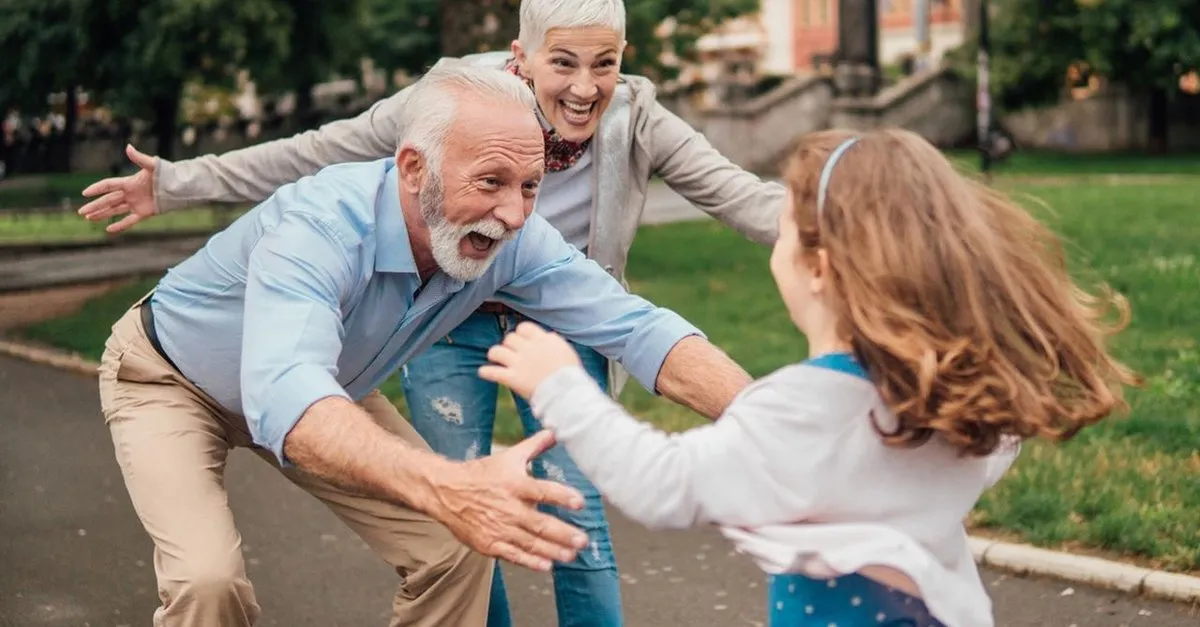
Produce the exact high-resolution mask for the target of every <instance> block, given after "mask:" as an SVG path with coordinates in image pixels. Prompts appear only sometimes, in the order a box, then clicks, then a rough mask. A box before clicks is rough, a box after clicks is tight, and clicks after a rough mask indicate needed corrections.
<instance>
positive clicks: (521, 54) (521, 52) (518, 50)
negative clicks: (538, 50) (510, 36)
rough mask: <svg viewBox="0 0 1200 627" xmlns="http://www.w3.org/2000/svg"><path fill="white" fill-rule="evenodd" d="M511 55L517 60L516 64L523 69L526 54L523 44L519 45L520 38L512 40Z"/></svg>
mask: <svg viewBox="0 0 1200 627" xmlns="http://www.w3.org/2000/svg"><path fill="white" fill-rule="evenodd" d="M512 55H513V58H514V59H516V60H517V66H518V67H520V68H522V70H524V68H525V67H526V66H525V61H526V59H525V56H526V55H525V48H524V47H523V46H521V42H520V40H517V39H514V40H513V41H512ZM522 76H524V74H522Z"/></svg>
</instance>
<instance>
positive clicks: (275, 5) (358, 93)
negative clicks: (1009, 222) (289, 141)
mask: <svg viewBox="0 0 1200 627" xmlns="http://www.w3.org/2000/svg"><path fill="white" fill-rule="evenodd" d="M516 4H517V3H516V2H515V1H512V0H493V1H490V2H489V1H483V0H477V1H475V2H464V1H456V0H440V1H438V0H408V1H405V0H345V1H341V2H321V1H319V0H237V1H232V0H175V1H167V0H148V1H142V2H132V1H122V0H91V1H85V0H39V1H27V0H12V1H10V2H8V3H6V4H5V8H4V9H3V11H4V16H3V20H0V115H2V116H3V119H2V120H3V121H2V129H3V141H2V142H0V162H2V163H3V172H2V174H3V177H2V178H0V278H4V277H5V276H7V275H6V273H5V271H4V268H5V267H12V268H16V267H17V266H18V264H26V266H29V264H31V263H35V262H37V261H38V260H39V259H51V258H52V256H53V255H56V254H62V253H63V252H64V251H82V250H110V251H118V250H121V249H130V248H129V247H132V246H136V245H144V244H145V243H146V242H148V241H202V239H203V237H204V236H205V235H207V234H209V233H211V232H213V231H214V230H215V229H218V228H220V227H221V226H222V225H224V224H227V223H228V221H229V220H231V219H233V218H234V217H236V216H237V215H239V214H240V212H242V211H244V210H245V209H246V207H242V206H205V207H198V208H195V209H189V210H183V211H179V212H177V213H172V214H168V215H165V216H160V217H157V218H155V219H153V220H151V221H149V222H148V223H146V224H143V225H139V226H138V227H136V228H135V229H134V230H133V231H132V232H130V233H128V234H122V235H119V236H110V235H107V234H105V233H104V231H103V225H93V224H88V223H86V222H84V221H83V220H81V219H79V218H78V217H77V216H75V214H74V212H73V209H74V208H77V207H78V205H79V204H81V202H82V200H83V199H82V197H81V196H80V193H79V192H80V190H81V189H82V188H83V187H84V186H86V185H87V184H89V183H91V182H94V181H95V180H97V179H99V178H101V177H103V176H106V175H108V174H111V173H114V172H123V171H126V170H127V167H128V164H127V163H126V162H125V161H124V157H123V154H122V152H121V150H122V147H123V146H124V145H125V143H126V142H133V143H134V144H135V145H136V146H137V147H138V148H139V149H141V150H143V151H145V152H148V153H150V154H158V155H161V156H163V157H164V158H173V159H181V158H187V157H190V156H195V155H199V154H205V153H208V152H223V151H226V150H231V149H235V148H238V147H241V146H245V145H250V144H253V143H256V142H259V141H264V140H268V139H272V138H277V137H286V136H289V135H291V134H293V133H295V132H299V131H302V130H305V129H310V128H315V127H317V126H319V125H320V124H322V123H324V122H327V121H331V120H334V119H340V118H344V117H347V116H352V115H356V114H357V113H359V112H361V111H362V110H364V109H365V108H366V107H367V106H369V105H370V104H371V103H372V102H374V101H376V100H378V99H379V98H382V97H386V96H387V95H389V94H390V93H393V92H394V91H395V90H397V89H399V88H401V87H403V86H404V85H406V84H408V83H409V82H411V81H412V80H413V79H414V78H415V77H417V76H419V74H420V72H421V71H422V70H423V69H424V68H427V67H428V66H429V65H431V64H432V63H433V62H435V61H436V60H437V59H438V58H439V57H440V56H442V55H459V54H463V53H468V52H476V51H484V50H497V49H504V48H507V46H508V42H510V41H511V40H512V38H513V37H514V36H515V34H516ZM981 4H982V6H981ZM627 6H628V12H629V32H628V40H629V42H630V47H629V50H628V52H627V58H626V59H625V68H624V70H625V71H626V72H629V73H637V74H643V75H647V76H650V77H652V78H653V79H654V80H655V81H656V82H657V83H658V84H659V92H660V93H659V97H660V101H661V102H662V103H663V104H664V105H665V106H667V107H669V108H670V109H672V110H673V111H675V112H676V113H678V114H679V115H681V116H682V117H684V118H685V119H686V120H687V121H688V122H689V123H691V124H692V125H693V126H695V127H696V128H697V129H699V130H701V131H702V132H704V133H705V135H706V136H707V137H708V138H709V140H710V141H711V142H712V143H713V144H714V145H716V146H717V147H718V148H719V149H721V150H722V152H724V153H725V154H727V155H729V156H730V158H731V159H733V160H734V161H735V162H737V163H739V164H741V165H743V166H744V167H747V168H748V169H752V170H754V171H756V172H758V173H760V174H762V175H763V176H766V177H773V176H776V175H777V173H778V172H777V169H776V167H777V164H778V162H779V158H780V156H781V155H783V154H785V153H786V150H787V147H788V146H789V145H790V144H791V143H792V142H794V140H795V139H796V138H797V137H798V136H799V135H801V134H802V133H804V132H808V131H812V130H818V129H821V128H830V127H846V128H872V127H877V126H902V127H905V128H911V129H913V130H915V131H917V132H919V133H921V134H922V135H924V136H925V137H927V138H929V139H930V141H933V142H934V143H935V144H937V145H938V146H940V147H942V148H944V149H945V151H946V153H947V154H948V155H949V156H950V157H951V158H953V159H954V160H955V162H956V163H957V164H958V165H959V166H960V167H961V168H962V170H963V171H964V172H967V173H969V174H970V175H972V176H983V177H986V178H987V180H989V181H990V183H991V184H992V185H995V186H997V187H998V188H1000V189H1003V190H1005V191H1006V192H1009V193H1011V194H1012V195H1013V196H1014V197H1015V198H1016V199H1018V200H1019V201H1020V202H1022V203H1023V204H1025V205H1026V206H1028V207H1029V208H1030V209H1031V210H1032V211H1034V212H1035V213H1036V215H1038V217H1040V218H1042V219H1043V220H1045V221H1046V222H1047V223H1048V224H1049V225H1050V226H1051V227H1052V228H1053V229H1054V230H1055V231H1056V232H1057V233H1059V234H1060V235H1061V236H1062V237H1063V238H1064V243H1065V246H1066V250H1067V253H1068V256H1069V261H1070V264H1071V268H1072V271H1073V272H1074V273H1076V275H1077V276H1079V277H1080V278H1081V279H1082V280H1084V281H1085V283H1087V284H1091V285H1094V284H1096V283H1098V282H1106V283H1108V284H1110V285H1112V286H1113V287H1114V288H1116V289H1117V290H1119V291H1120V292H1122V293H1123V294H1125V295H1126V296H1127V297H1128V298H1129V299H1130V301H1131V304H1132V307H1133V322H1132V325H1131V327H1130V329H1129V330H1127V331H1126V332H1125V333H1123V334H1121V335H1120V336H1119V337H1118V338H1117V339H1116V341H1115V346H1116V350H1117V353H1118V355H1119V356H1120V357H1121V358H1122V359H1124V360H1126V361H1127V362H1128V363H1130V364H1131V365H1132V366H1133V367H1134V368H1136V369H1137V370H1139V371H1140V372H1141V373H1142V374H1143V376H1144V377H1145V378H1146V385H1145V386H1144V387H1143V388H1142V389H1140V390H1136V391H1133V392H1131V394H1130V400H1131V403H1132V409H1131V411H1130V413H1129V414H1128V415H1127V416H1116V417H1113V418H1112V419H1109V420H1107V421H1106V422H1105V423H1103V424H1101V425H1099V426H1097V427H1095V428H1092V429H1089V430H1086V431H1085V432H1084V433H1082V434H1081V435H1080V436H1078V437H1077V438H1075V439H1074V440H1072V441H1070V442H1068V443H1066V444H1063V445H1052V444H1047V443H1036V444H1033V445H1031V446H1028V447H1027V448H1026V449H1025V451H1024V453H1023V454H1022V456H1021V458H1020V459H1019V461H1018V462H1017V463H1016V465H1015V466H1014V468H1013V469H1012V471H1011V472H1010V473H1009V474H1008V476H1007V477H1006V478H1005V479H1004V480H1003V481H1001V483H1000V484H999V485H997V486H996V488H995V489H994V490H992V491H990V492H989V493H987V494H986V495H985V496H984V498H983V500H982V501H981V502H980V504H979V506H978V507H977V508H976V511H975V512H974V513H973V514H972V516H971V518H970V520H969V524H970V526H971V529H972V532H973V533H977V534H982V535H991V536H994V537H998V538H1004V539H1012V540H1018V541H1023V542H1029V543H1032V544H1035V545H1038V546H1044V547H1048V548H1055V549H1064V550H1070V551H1073V552H1077V553H1085V554H1095V555H1102V556H1105V557H1110V558H1116V559H1121V560H1124V561H1128V562H1133V563H1138V564H1142V565H1147V566H1153V567H1157V568H1163V569H1166V570H1170V571H1174V572H1180V573H1192V574H1197V573H1200V450H1198V449H1200V314H1198V313H1197V305H1198V303H1200V263H1198V261H1197V256H1198V255H1200V219H1198V218H1197V216H1198V211H1197V210H1198V209H1200V95H1198V93H1200V75H1198V74H1197V72H1198V69H1200V1H1198V0H992V1H991V2H985V3H981V2H980V1H979V0H973V1H971V0H926V1H925V2H922V1H921V0H879V1H878V2H876V1H874V0H841V1H840V2H839V1H835V0H784V1H780V2H775V1H773V0H762V1H761V2H760V1H759V0H713V1H708V2H705V1H701V0H628V1H627ZM981 31H983V32H981ZM981 41H982V42H983V46H982V48H983V49H984V50H985V51H986V52H987V53H988V54H987V55H986V56H987V63H986V65H981V64H980V63H979V60H980V54H979V53H980V49H981ZM981 67H986V69H987V71H986V72H984V73H981V72H980V68H981ZM981 77H984V78H986V80H985V81H981V80H980V78H981ZM981 86H982V88H981ZM981 111H982V112H983V113H984V115H983V116H982V117H981V116H980V115H979V114H980V112H981ZM981 119H982V126H981ZM981 146H984V147H985V148H986V150H982V151H981V150H980V149H979V148H980V147H981ZM981 170H986V172H984V171H981ZM183 238H191V239H190V240H184V239H183ZM197 238H199V240H197ZM768 252H769V251H768V250H767V249H765V248H762V247H759V246H756V245H754V244H751V243H749V242H747V241H745V240H743V239H741V238H740V237H739V236H737V235H736V234H734V233H732V232H731V231H729V230H728V229H726V228H724V227H722V226H720V225H718V224H716V223H713V222H711V221H706V220H695V221H691V220H689V221H685V222H680V223H671V224H659V225H647V226H644V227H643V231H642V233H641V234H640V235H639V238H638V240H637V243H636V244H635V246H634V249H633V252H632V255H631V259H630V271H629V273H630V280H631V286H632V289H633V291H635V292H637V293H639V294H642V295H644V296H646V297H648V298H650V299H651V300H653V301H654V302H656V303H659V304H661V305H664V306H667V307H671V308H674V309H676V310H677V311H679V312H680V313H682V314H683V315H684V316H686V317H687V318H689V319H690V320H692V321H693V322H695V323H696V324H697V325H699V326H700V327H701V328H703V329H704V330H705V331H706V332H707V333H708V334H709V335H710V337H711V338H712V339H713V340H714V341H715V342H716V343H717V344H718V345H720V346H721V347H723V348H724V349H726V350H727V351H729V353H730V354H731V355H732V356H733V357H734V358H735V359H737V360H738V361H739V362H740V363H742V364H743V365H744V366H745V367H746V368H747V369H748V370H749V371H750V372H751V374H753V375H755V376H762V375H765V374H767V373H769V372H770V371H772V370H774V369H776V368H778V367H780V366H782V365H784V364H787V363H791V362H794V361H797V360H799V359H801V358H802V357H803V356H804V354H805V346H804V342H803V339H802V338H801V337H800V336H799V335H798V333H797V332H796V331H795V330H794V329H793V327H792V326H791V325H790V323H789V322H788V320H787V318H786V315H785V313H784V310H783V308H782V306H781V304H780V303H779V302H778V298H777V296H776V294H775V292H774V289H773V285H772V283H771V280H770V278H769V275H768V273H767V265H766V260H767V255H768ZM162 269H165V268H160V269H158V270H157V271H152V272H151V271H146V270H145V269H141V270H139V269H126V270H125V271H115V272H108V273H107V274H104V275H103V276H100V275H99V274H98V275H96V276H94V277H90V278H88V277H84V278H80V277H79V276H76V277H75V278H73V279H71V281H69V282H64V281H61V280H59V281H51V280H49V279H47V280H46V281H44V282H43V283H44V284H41V285H36V284H31V283H29V282H28V281H26V282H24V283H21V284H19V285H17V284H10V285H9V287H5V288H2V289H0V332H3V333H5V334H6V335H7V336H8V337H11V338H18V339H22V340H25V341H31V342H36V343H40V344H45V345H49V346H53V347H57V348H61V349H65V350H69V351H73V352H77V353H79V354H81V355H83V356H85V357H89V358H92V359H95V358H98V356H99V354H100V352H101V350H102V346H103V341H104V339H105V337H106V336H107V334H108V329H109V326H110V325H111V324H112V322H113V321H114V320H115V319H116V318H117V317H118V316H119V315H120V313H121V312H122V311H123V310H124V309H125V308H126V307H127V306H128V304H129V303H130V302H131V301H132V300H133V299H134V298H136V297H137V296H140V295H141V294H142V293H144V292H145V291H146V290H148V289H149V287H150V286H151V285H152V284H153V282H154V281H155V279H156V278H157V276H158V275H159V274H161V271H162ZM49 274H53V273H48V275H47V276H49ZM67 283H69V284H67ZM81 287H82V288H84V289H78V288H81ZM72 289H74V290H75V291H74V292H71V291H70V290H72ZM56 290H57V291H56ZM64 290H66V291H64ZM51 293H54V294H60V295H61V294H68V295H67V296H60V297H58V298H57V300H55V299H54V298H49V299H45V298H40V297H39V298H40V300H39V298H35V299H32V300H31V297H30V295H31V294H33V295H38V294H51ZM70 294H76V296H75V297H72V296H70ZM80 294H82V296H79V295H80ZM46 300H53V301H54V302H55V306H54V307H50V308H45V307H43V308H41V309H39V307H37V306H31V305H29V303H31V302H41V301H46ZM14 303H18V304H14ZM387 392H388V393H389V395H391V396H392V398H394V399H395V401H396V402H397V403H399V404H400V405H401V409H402V410H403V409H404V406H403V403H404V399H403V398H402V395H401V393H400V391H399V386H398V385H397V384H396V382H395V381H394V380H393V381H392V382H391V383H390V385H389V387H388V389H387ZM622 400H623V401H624V402H625V403H626V404H627V406H629V407H630V408H631V409H633V410H634V411H635V412H636V413H637V415H638V416H640V417H641V418H643V419H645V420H648V421H651V422H654V423H655V424H658V425H660V426H662V427H663V428H666V429H670V430H680V429H684V428H687V427H689V426H692V425H696V424H700V422H701V419H699V418H698V417H697V416H695V415H693V414H691V413H690V412H688V411H686V410H684V409H682V408H679V407H676V406H674V405H672V404H670V403H668V402H665V401H663V400H661V399H655V398H651V397H650V396H649V395H648V394H646V393H645V392H644V391H643V390H641V389H640V388H639V387H638V386H630V387H629V388H628V389H627V390H626V392H625V393H624V395H623V399H622ZM501 406H502V418H501V423H500V425H499V426H498V429H497V436H498V439H500V440H502V441H509V442H511V441H514V440H515V439H517V438H519V437H520V435H521V434H520V433H519V430H518V429H519V427H518V425H517V422H516V421H515V420H514V419H513V414H512V403H511V399H510V398H509V396H508V394H507V393H502V395H501ZM931 489H932V488H931Z"/></svg>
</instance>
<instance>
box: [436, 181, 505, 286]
mask: <svg viewBox="0 0 1200 627" xmlns="http://www.w3.org/2000/svg"><path fill="white" fill-rule="evenodd" d="M418 198H419V199H420V202H421V216H422V217H423V218H425V225H426V226H427V227H428V228H429V247H430V248H431V249H432V251H433V260H434V261H435V262H437V265H438V267H439V268H441V269H442V272H445V273H446V274H448V275H450V277H452V278H454V279H456V280H459V281H464V282H465V281H474V280H476V279H478V278H479V277H481V276H483V273H484V272H487V269H488V268H489V267H490V266H491V265H492V261H494V260H495V259H496V254H497V253H499V252H500V247H501V245H502V244H503V243H504V242H505V241H507V240H510V239H512V238H513V237H514V236H515V235H516V231H511V230H509V229H508V228H507V227H505V226H504V223H503V222H501V221H499V220H497V219H496V218H484V219H482V220H478V221H476V222H471V223H469V224H461V225H460V224H451V223H450V222H449V221H448V220H446V212H445V209H444V207H443V205H442V203H443V201H444V200H445V197H444V194H443V191H442V180H441V177H439V176H437V175H436V174H434V175H430V177H429V178H428V179H427V181H426V184H425V187H424V188H423V189H421V192H420V194H418ZM471 233H479V234H480V235H483V236H485V237H490V238H492V239H494V240H496V243H494V244H492V249H491V250H490V251H488V256H487V257H485V258H483V259H472V258H470V257H464V256H463V255H462V253H460V252H458V247H459V242H461V241H462V239H463V238H464V237H466V236H467V235H469V234H471Z"/></svg>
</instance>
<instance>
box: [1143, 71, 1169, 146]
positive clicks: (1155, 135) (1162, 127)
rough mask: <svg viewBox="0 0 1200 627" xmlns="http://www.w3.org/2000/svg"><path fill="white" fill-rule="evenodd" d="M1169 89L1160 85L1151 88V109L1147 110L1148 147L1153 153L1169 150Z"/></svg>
mask: <svg viewBox="0 0 1200 627" xmlns="http://www.w3.org/2000/svg"><path fill="white" fill-rule="evenodd" d="M1169 105H1170V101H1169V100H1168V96H1167V91H1166V90H1165V89H1162V88H1160V87H1156V88H1153V89H1151V90H1150V101H1149V109H1148V111H1147V118H1148V120H1147V122H1148V123H1147V125H1146V126H1147V129H1146V130H1147V136H1146V149H1147V151H1148V152H1151V153H1153V154H1162V153H1164V152H1166V151H1167V126H1168V124H1169V115H1170V111H1169V110H1168V106H1169Z"/></svg>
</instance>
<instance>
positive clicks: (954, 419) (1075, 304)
mask: <svg viewBox="0 0 1200 627" xmlns="http://www.w3.org/2000/svg"><path fill="white" fill-rule="evenodd" d="M860 135H861V138H860V140H859V141H858V143H857V144H855V145H854V146H852V147H851V148H850V149H849V150H848V151H847V152H846V153H845V154H844V155H843V156H842V158H841V159H840V160H839V162H838V163H837V165H836V167H835V168H834V170H833V175H832V179H831V181H830V184H829V187H828V189H827V191H826V199H825V207H824V211H823V212H821V214H820V216H818V212H817V207H816V202H817V183H818V179H819V177H820V172H821V169H822V167H823V166H824V165H825V162H826V160H827V159H828V158H829V155H830V153H831V152H832V151H833V150H834V148H835V147H836V146H837V145H838V144H840V143H841V142H842V141H844V140H845V139H848V138H849V137H850V136H851V135H850V134H849V133H846V132H842V131H823V132H819V133H814V134H811V135H809V136H806V137H805V138H803V139H802V140H801V141H800V143H799V145H798V146H797V148H796V150H795V152H794V154H793V155H792V157H791V159H790V160H789V162H788V164H787V166H786V168H785V172H784V178H785V180H786V182H787V184H788V186H789V187H790V188H791V190H792V194H793V200H794V203H795V206H794V210H795V218H796V223H797V224H798V225H799V229H800V239H801V245H802V250H803V252H802V255H804V256H805V257H806V259H803V260H798V262H799V263H812V257H811V254H812V252H813V251H815V250H817V249H818V248H824V249H825V250H826V254H827V256H828V265H829V269H830V273H831V275H832V276H831V277H830V280H831V285H832V290H831V291H832V294H831V301H832V306H833V307H834V309H835V311H836V312H837V313H838V314H839V316H840V317H841V319H842V320H843V321H844V326H845V328H844V329H843V332H844V335H845V336H846V337H848V338H849V339H850V341H851V344H852V346H853V348H854V351H855V353H856V354H857V356H858V357H859V359H860V360H861V361H862V362H863V365H864V366H865V367H866V368H867V370H868V372H869V373H870V374H871V377H872V379H873V380H874V381H875V383H876V385H877V386H878V389H879V391H880V394H881V396H882V398H883V400H884V401H885V402H886V403H887V405H888V407H889V408H890V409H891V410H892V412H893V413H894V414H895V416H896V418H897V419H898V424H897V427H896V428H895V429H894V430H890V431H887V432H884V431H883V430H882V429H881V428H880V427H879V425H878V423H877V424H876V429H879V430H880V433H881V435H882V436H883V437H884V438H885V440H886V441H887V442H888V443H889V444H893V445H914V446H915V445H919V444H922V443H924V442H925V441H927V440H929V439H930V438H931V437H933V436H934V435H935V434H937V435H939V436H941V437H944V438H945V439H946V440H947V441H948V442H949V443H950V444H951V445H953V446H954V447H956V448H957V449H958V450H959V451H960V452H961V453H963V454H969V455H986V454H988V453H990V452H991V451H993V450H994V449H995V448H996V446H997V445H998V444H999V443H1000V441H1001V436H1005V435H1014V436H1018V437H1020V438H1022V439H1025V438H1031V437H1034V436H1039V435H1040V436H1045V437H1048V438H1050V439H1053V440H1058V441H1062V440H1066V439H1068V438H1070V437H1072V436H1073V435H1075V434H1076V433H1077V432H1078V431H1079V430H1080V429H1081V428H1083V427H1085V426H1087V425H1090V424H1093V423H1096V422H1097V421H1099V420H1100V419H1101V418H1103V417H1104V416H1106V415H1108V414H1109V413H1110V412H1112V411H1113V410H1115V409H1126V408H1127V405H1126V403H1125V400H1124V395H1123V389H1122V387H1123V386H1125V385H1135V384H1137V383H1138V378H1137V376H1136V375H1135V374H1134V373H1133V372H1132V371H1131V370H1130V369H1129V368H1127V367H1126V366H1125V365H1123V364H1122V363H1120V362H1119V361H1117V360H1116V359H1114V358H1113V357H1112V356H1111V355H1110V354H1109V353H1108V351H1107V349H1106V347H1105V339H1106V337H1107V336H1108V335H1111V334H1112V333H1115V332H1116V331H1118V330H1120V329H1122V328H1124V327H1125V325H1126V324H1128V321H1129V306H1128V303H1127V302H1126V300H1125V299H1124V298H1123V297H1121V296H1120V295H1118V294H1115V293H1113V292H1111V291H1110V290H1108V289H1107V288H1104V289H1103V291H1102V294H1101V295H1099V296H1096V295H1090V294H1088V293H1086V292H1085V291H1084V290H1082V289H1081V288H1080V287H1079V286H1077V285H1076V284H1075V282H1074V281H1073V280H1072V278H1071V277H1070V275H1069V274H1068V272H1067V268H1066V262H1065V259H1064V255H1063V253H1062V250H1061V247H1060V245H1059V242H1058V239H1057V238H1056V237H1055V235H1054V234H1053V233H1052V232H1051V231H1050V230H1049V229H1047V228H1045V227H1044V226H1042V225H1041V224H1040V223H1039V222H1038V221H1037V220H1036V219H1034V218H1033V217H1032V216H1031V215H1029V213H1027V212H1026V211H1025V210H1024V209H1022V208H1021V207H1020V206H1018V205H1016V204H1015V203H1013V202H1010V201H1009V200H1008V199H1007V198H1005V197H1004V196H1003V195H1002V194H1000V193H998V192H996V191H994V190H992V189H990V188H988V187H986V186H985V185H982V184H980V183H977V182H975V181H973V180H971V179H969V178H967V177H964V176H962V175H961V174H959V173H958V172H957V171H956V170H955V169H954V167H953V166H952V165H951V164H950V162H949V161H948V160H947V159H946V158H945V157H944V156H943V155H942V153H941V152H940V151H938V150H937V149H936V148H934V147H933V146H931V145H930V144H929V143H928V142H926V141H925V140H924V139H923V138H921V137H920V136H918V135H916V134H914V133H911V132H908V131H904V130H898V129H889V130H879V131H873V132H869V133H863V134H860ZM1112 313H1115V314H1116V315H1115V316H1110V315H1109V314H1112ZM1110 318H1115V319H1111V320H1108V321H1106V319H1110Z"/></svg>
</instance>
